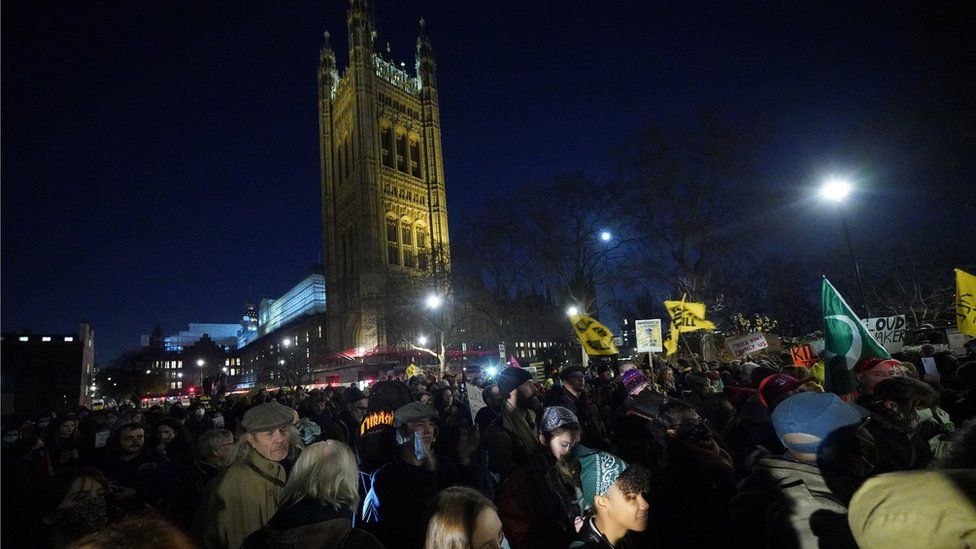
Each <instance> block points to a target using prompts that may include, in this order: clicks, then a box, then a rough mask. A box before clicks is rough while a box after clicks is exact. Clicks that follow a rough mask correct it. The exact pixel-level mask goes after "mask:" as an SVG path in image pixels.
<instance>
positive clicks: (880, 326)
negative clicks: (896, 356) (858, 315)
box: [861, 315, 907, 353]
mask: <svg viewBox="0 0 976 549" xmlns="http://www.w3.org/2000/svg"><path fill="white" fill-rule="evenodd" d="M861 323H862V324H864V327H865V328H867V329H868V332H871V335H872V336H874V339H875V340H876V341H877V342H878V343H880V344H881V346H882V347H884V348H885V350H886V351H888V352H889V353H897V352H898V351H901V348H902V347H904V346H905V330H906V326H907V323H906V321H905V315H895V316H882V317H878V318H865V319H863V320H861Z"/></svg>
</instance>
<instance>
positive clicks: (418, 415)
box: [393, 402, 437, 425]
mask: <svg viewBox="0 0 976 549" xmlns="http://www.w3.org/2000/svg"><path fill="white" fill-rule="evenodd" d="M435 417H437V410H435V409H433V408H432V407H430V406H427V405H426V404H421V403H420V402H411V403H409V404H404V405H403V406H400V407H399V408H397V409H396V411H395V412H393V423H394V424H396V425H403V424H404V423H410V422H411V421H420V420H422V419H433V418H435Z"/></svg>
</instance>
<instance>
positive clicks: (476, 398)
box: [468, 383, 485, 423]
mask: <svg viewBox="0 0 976 549" xmlns="http://www.w3.org/2000/svg"><path fill="white" fill-rule="evenodd" d="M484 407H485V395H484V392H483V391H482V390H481V389H480V388H479V387H476V386H475V385H474V384H471V383H468V408H470V409H471V423H474V416H476V415H478V410H481V409H482V408H484Z"/></svg>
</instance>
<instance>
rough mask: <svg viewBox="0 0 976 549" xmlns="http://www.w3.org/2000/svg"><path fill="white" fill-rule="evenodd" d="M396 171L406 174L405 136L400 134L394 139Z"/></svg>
mask: <svg viewBox="0 0 976 549" xmlns="http://www.w3.org/2000/svg"><path fill="white" fill-rule="evenodd" d="M396 164H397V170H399V171H401V172H403V173H407V134H400V135H398V136H397V138H396Z"/></svg>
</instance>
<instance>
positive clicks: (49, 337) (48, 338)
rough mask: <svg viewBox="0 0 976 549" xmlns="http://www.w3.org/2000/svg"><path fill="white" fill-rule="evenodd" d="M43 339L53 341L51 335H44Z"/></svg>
mask: <svg viewBox="0 0 976 549" xmlns="http://www.w3.org/2000/svg"><path fill="white" fill-rule="evenodd" d="M41 341H51V336H44V337H42V338H41Z"/></svg>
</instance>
